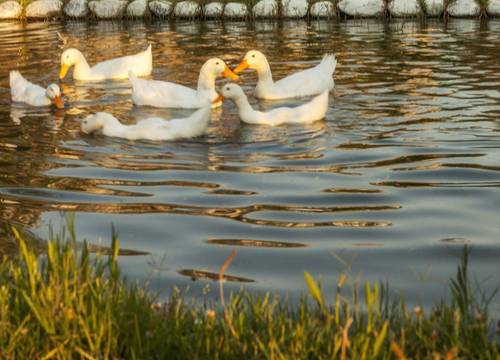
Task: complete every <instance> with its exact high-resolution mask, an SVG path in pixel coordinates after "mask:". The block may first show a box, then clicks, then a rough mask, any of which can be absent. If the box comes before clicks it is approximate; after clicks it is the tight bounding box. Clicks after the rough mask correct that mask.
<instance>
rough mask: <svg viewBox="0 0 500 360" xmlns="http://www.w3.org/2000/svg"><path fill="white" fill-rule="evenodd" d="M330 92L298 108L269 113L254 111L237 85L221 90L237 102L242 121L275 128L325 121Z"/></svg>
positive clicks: (225, 86) (223, 94) (223, 95)
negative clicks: (283, 125) (277, 126)
mask: <svg viewBox="0 0 500 360" xmlns="http://www.w3.org/2000/svg"><path fill="white" fill-rule="evenodd" d="M328 92H329V91H328V89H325V90H323V92H322V93H321V94H320V95H318V96H316V97H314V98H313V99H311V100H310V101H309V102H307V103H305V104H303V105H300V106H297V107H293V108H290V107H279V108H276V109H272V110H270V111H267V112H262V111H256V110H254V109H253V108H252V107H251V106H250V103H249V102H248V99H247V96H246V95H245V93H244V92H243V90H242V89H241V87H239V86H238V85H236V84H228V85H224V86H223V87H222V89H221V93H222V96H221V97H223V98H228V99H231V100H233V101H234V102H235V104H236V106H237V107H238V114H239V116H240V119H241V121H243V122H245V123H247V124H259V125H271V126H275V125H281V124H299V123H312V122H314V121H317V120H321V119H323V118H324V117H325V114H326V112H327V110H328V95H329V93H328Z"/></svg>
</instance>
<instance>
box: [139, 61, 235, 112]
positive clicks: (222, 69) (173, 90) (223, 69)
mask: <svg viewBox="0 0 500 360" xmlns="http://www.w3.org/2000/svg"><path fill="white" fill-rule="evenodd" d="M219 76H224V77H227V78H230V79H233V80H237V79H238V75H236V74H235V73H233V72H232V71H231V69H229V67H228V66H227V65H226V63H225V62H224V61H223V60H221V59H218V58H212V59H209V60H207V61H206V62H205V63H204V64H203V66H202V67H201V70H200V75H199V77H198V88H197V89H196V90H194V89H191V88H188V87H186V86H183V85H179V84H175V83H172V82H166V81H158V80H144V79H139V78H138V77H137V76H136V75H135V74H134V73H133V72H130V74H129V79H130V82H131V83H132V101H133V102H134V104H136V105H149V106H154V107H161V108H184V109H193V108H199V107H201V106H202V105H203V104H204V103H205V101H207V100H210V101H213V100H215V99H217V97H218V96H219V94H217V91H216V90H215V79H216V78H217V77H219ZM220 105H221V102H218V103H217V102H215V103H213V105H212V106H213V107H217V106H220Z"/></svg>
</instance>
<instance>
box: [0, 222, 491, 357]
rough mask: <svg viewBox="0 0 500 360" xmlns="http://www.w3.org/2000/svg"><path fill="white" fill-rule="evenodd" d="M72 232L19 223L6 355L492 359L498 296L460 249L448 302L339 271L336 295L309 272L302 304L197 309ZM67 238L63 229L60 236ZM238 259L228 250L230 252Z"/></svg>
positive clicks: (3, 336)
mask: <svg viewBox="0 0 500 360" xmlns="http://www.w3.org/2000/svg"><path fill="white" fill-rule="evenodd" d="M68 229H69V230H68V233H69V234H68V235H67V238H65V235H61V237H57V236H56V237H54V238H52V239H49V242H48V243H47V244H46V247H45V248H37V247H36V246H35V247H34V246H33V244H31V243H30V242H29V241H27V240H28V239H25V235H24V234H22V233H21V232H20V231H18V230H17V229H16V228H14V227H12V228H11V230H10V231H11V233H12V234H11V235H10V234H9V235H8V236H9V238H10V239H11V240H12V241H13V243H14V244H16V245H17V246H18V249H19V250H18V255H17V256H14V257H12V258H10V259H8V260H6V261H4V262H3V263H2V266H0V321H1V322H2V325H3V326H2V327H0V341H1V342H2V344H5V345H3V348H2V351H1V355H2V358H8V359H17V358H20V359H21V358H22V359H26V358H30V359H31V358H40V359H41V358H43V359H49V358H59V359H73V358H85V359H101V358H104V359H108V358H113V359H134V358H138V359H156V358H157V359H166V358H172V357H175V358H176V359H204V358H207V359H211V358H220V359H237V358H245V359H288V358H290V359H390V358H395V359H398V360H404V359H408V358H413V359H420V358H425V359H430V358H433V359H449V360H453V359H461V358H464V359H473V358H488V359H496V358H498V356H499V354H500V353H499V349H500V343H499V342H498V341H499V335H500V322H498V321H495V320H497V319H495V317H494V315H493V316H492V314H491V308H492V305H494V304H495V303H494V300H495V295H496V293H497V291H498V288H497V289H493V290H491V291H484V289H480V288H476V286H477V284H476V283H474V282H472V278H471V274H470V270H469V254H470V249H469V248H467V247H464V249H463V255H462V257H461V260H460V263H459V264H458V266H457V274H456V277H454V278H451V279H449V280H448V284H447V285H448V288H449V297H448V298H447V299H446V300H445V299H443V300H442V301H441V302H439V303H437V304H435V305H433V306H432V307H429V308H427V307H421V306H418V305H417V306H415V307H414V308H411V307H408V306H407V305H406V301H405V299H404V296H403V295H399V296H397V295H394V294H393V292H392V291H391V289H390V288H389V284H385V283H382V282H375V283H370V282H365V284H364V287H363V286H361V285H360V284H359V283H358V282H357V280H354V279H352V278H350V277H349V276H348V275H349V274H347V275H346V274H344V273H342V272H341V273H340V274H339V276H338V279H337V282H336V293H335V296H334V297H333V298H327V297H325V295H324V293H323V291H322V289H321V284H320V283H319V282H318V281H317V280H316V279H314V277H313V276H311V274H309V273H308V272H307V271H304V281H305V283H306V285H307V289H308V293H307V294H304V295H305V296H306V295H307V297H305V296H304V297H303V298H301V301H300V302H299V303H297V304H291V303H289V302H288V301H287V300H286V298H281V297H279V296H276V295H273V294H272V293H270V292H267V293H263V294H252V293H251V292H249V291H245V290H244V289H242V290H240V291H239V292H236V293H227V292H226V294H225V293H224V282H225V280H227V277H226V275H225V274H224V271H225V269H226V268H227V267H229V266H230V263H231V261H232V258H231V257H228V259H227V260H226V261H225V263H224V265H222V267H221V269H220V271H219V274H218V279H219V280H218V283H219V299H218V301H209V300H207V299H206V298H205V300H204V301H203V303H202V304H199V305H197V304H196V303H193V302H192V301H191V300H190V299H189V298H188V297H187V293H186V292H185V291H184V292H183V291H181V290H176V291H174V292H173V294H172V295H171V296H169V297H168V298H166V299H162V298H159V297H158V296H157V295H155V294H154V293H153V292H152V291H151V290H150V289H149V288H148V287H147V285H141V284H139V283H137V282H133V281H132V282H131V281H127V279H125V278H124V277H123V276H122V275H121V272H120V266H119V263H118V257H119V256H120V255H121V254H120V248H119V241H118V239H117V237H116V233H114V232H113V235H112V243H111V247H110V248H108V249H102V250H103V251H99V252H97V253H95V254H94V253H92V252H91V250H90V249H89V247H88V246H87V243H86V242H85V243H84V244H83V247H79V246H78V242H77V239H76V235H74V231H72V230H71V227H69V228H68ZM62 234H63V233H62ZM233 256H234V255H233Z"/></svg>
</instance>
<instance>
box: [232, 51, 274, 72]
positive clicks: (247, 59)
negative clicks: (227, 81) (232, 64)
mask: <svg viewBox="0 0 500 360" xmlns="http://www.w3.org/2000/svg"><path fill="white" fill-rule="evenodd" d="M265 65H267V59H266V57H265V56H264V54H263V53H261V52H260V51H258V50H250V51H249V52H247V53H246V54H245V56H244V57H243V60H241V62H240V64H239V65H238V66H237V67H236V68H235V69H234V70H233V71H234V72H235V73H237V74H238V73H240V72H242V71H243V70H245V69H248V68H250V69H253V70H259V69H260V68H262V67H263V66H265Z"/></svg>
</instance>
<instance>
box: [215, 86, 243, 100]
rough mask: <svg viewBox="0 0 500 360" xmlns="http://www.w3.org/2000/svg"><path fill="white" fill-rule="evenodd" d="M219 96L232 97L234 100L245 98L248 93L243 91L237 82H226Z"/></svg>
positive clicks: (223, 97)
mask: <svg viewBox="0 0 500 360" xmlns="http://www.w3.org/2000/svg"><path fill="white" fill-rule="evenodd" d="M220 94H221V95H219V97H222V99H230V100H233V101H237V100H238V99H241V98H245V97H246V95H245V93H244V92H243V89H242V88H241V87H240V86H239V85H236V84H226V85H224V86H223V87H221V89H220Z"/></svg>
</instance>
